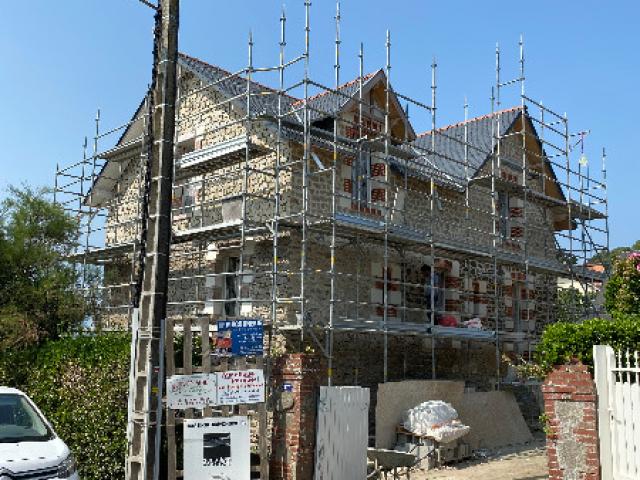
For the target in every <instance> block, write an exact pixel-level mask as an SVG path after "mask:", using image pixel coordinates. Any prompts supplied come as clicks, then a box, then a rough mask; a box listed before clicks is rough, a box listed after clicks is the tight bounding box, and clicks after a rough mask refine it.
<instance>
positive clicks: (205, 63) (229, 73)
mask: <svg viewBox="0 0 640 480" xmlns="http://www.w3.org/2000/svg"><path fill="white" fill-rule="evenodd" d="M178 56H182V57H186V58H188V59H189V60H193V61H195V62H198V63H201V64H202V65H204V66H206V67H209V68H215V69H217V70H220V71H221V72H223V73H226V74H227V75H233V74H234V73H233V72H230V71H229V70H226V69H224V68H222V67H220V66H218V65H213V64H211V63H209V62H205V61H204V60H201V59H199V58H197V57H194V56H191V55H188V54H186V53H183V52H179V53H178ZM238 78H241V79H242V80H246V77H242V76H238ZM251 83H253V84H254V85H257V86H259V87H262V88H265V89H267V90H270V91H272V92H277V91H278V89H277V88H273V87H269V86H268V85H265V84H263V83H260V82H256V81H255V80H251ZM283 95H284V96H285V97H289V98H291V99H294V100H298V98H297V97H294V96H292V95H289V94H288V93H283Z"/></svg>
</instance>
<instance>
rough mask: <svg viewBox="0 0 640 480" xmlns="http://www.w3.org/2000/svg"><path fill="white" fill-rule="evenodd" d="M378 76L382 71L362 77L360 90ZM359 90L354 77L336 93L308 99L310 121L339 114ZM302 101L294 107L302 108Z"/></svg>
mask: <svg viewBox="0 0 640 480" xmlns="http://www.w3.org/2000/svg"><path fill="white" fill-rule="evenodd" d="M379 74H383V73H382V70H376V71H375V72H371V73H369V74H367V75H363V76H362V90H363V91H364V90H366V88H367V87H368V86H369V84H370V83H373V82H375V81H376V80H377V77H378V75H379ZM359 89H360V77H359V76H358V77H356V78H354V79H353V80H350V81H349V82H347V83H344V84H342V85H340V86H339V87H338V88H336V89H335V90H336V91H333V90H325V91H323V92H322V93H319V94H318V95H314V96H311V97H309V99H308V102H309V107H310V108H311V113H310V116H311V121H312V122H315V121H318V120H322V119H323V118H327V117H330V116H332V115H334V114H335V113H337V112H339V111H340V110H342V108H344V106H345V105H346V104H347V103H349V101H351V100H352V99H354V98H356V97H357V95H358V90H359ZM303 102H304V99H299V100H297V101H296V102H294V104H293V105H294V106H295V107H300V106H302V104H303Z"/></svg>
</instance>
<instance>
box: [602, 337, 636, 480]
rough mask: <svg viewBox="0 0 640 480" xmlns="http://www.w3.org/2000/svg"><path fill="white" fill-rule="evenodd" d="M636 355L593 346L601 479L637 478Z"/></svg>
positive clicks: (630, 479) (622, 479)
mask: <svg viewBox="0 0 640 480" xmlns="http://www.w3.org/2000/svg"><path fill="white" fill-rule="evenodd" d="M638 357H639V354H638V352H628V351H627V352H614V351H613V349H612V348H611V347H609V346H605V345H596V346H594V347H593V358H594V366H595V380H596V388H597V391H598V436H599V439H600V464H601V469H602V470H601V471H602V477H601V478H602V480H637V479H640V368H639V367H640V364H639V363H638Z"/></svg>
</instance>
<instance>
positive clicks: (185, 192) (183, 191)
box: [172, 177, 200, 215]
mask: <svg viewBox="0 0 640 480" xmlns="http://www.w3.org/2000/svg"><path fill="white" fill-rule="evenodd" d="M192 180H194V183H189V184H186V185H182V186H179V187H175V188H174V190H173V202H172V203H173V214H174V215H193V214H194V212H195V210H196V208H195V206H196V200H197V198H198V195H199V194H200V188H199V185H200V184H199V183H195V181H197V180H198V179H197V178H196V177H194V178H193V179H192Z"/></svg>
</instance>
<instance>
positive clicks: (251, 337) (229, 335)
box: [215, 319, 264, 357]
mask: <svg viewBox="0 0 640 480" xmlns="http://www.w3.org/2000/svg"><path fill="white" fill-rule="evenodd" d="M263 338H264V330H263V324H262V320H259V319H240V320H218V335H217V338H216V348H215V352H216V354H218V355H237V356H243V357H244V356H247V355H262V353H263V350H264V347H263Z"/></svg>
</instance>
